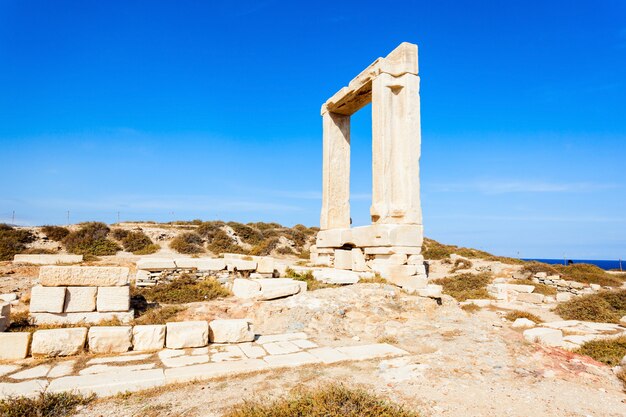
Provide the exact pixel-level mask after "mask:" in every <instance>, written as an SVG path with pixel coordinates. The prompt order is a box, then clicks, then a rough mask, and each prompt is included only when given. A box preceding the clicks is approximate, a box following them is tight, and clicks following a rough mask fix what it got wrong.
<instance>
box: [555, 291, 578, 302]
mask: <svg viewBox="0 0 626 417" xmlns="http://www.w3.org/2000/svg"><path fill="white" fill-rule="evenodd" d="M573 297H574V294H572V293H570V292H557V293H556V301H557V302H559V303H564V302H566V301H569V300H571V299H572V298H573Z"/></svg>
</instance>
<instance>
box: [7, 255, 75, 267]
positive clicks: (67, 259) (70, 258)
mask: <svg viewBox="0 0 626 417" xmlns="http://www.w3.org/2000/svg"><path fill="white" fill-rule="evenodd" d="M82 261H83V255H55V254H41V255H19V254H18V255H15V256H14V257H13V263H25V264H33V265H56V264H77V263H81V262H82Z"/></svg>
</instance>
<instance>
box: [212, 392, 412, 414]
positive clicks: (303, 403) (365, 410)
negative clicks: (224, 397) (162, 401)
mask: <svg viewBox="0 0 626 417" xmlns="http://www.w3.org/2000/svg"><path fill="white" fill-rule="evenodd" d="M297 416H303V417H304V416H307V417H418V416H419V414H417V413H416V412H413V411H409V410H406V409H405V408H403V407H402V406H400V405H397V404H394V403H391V402H389V401H387V400H385V399H383V398H381V397H379V396H377V395H375V394H372V393H370V392H368V391H366V390H364V389H361V388H348V387H347V386H345V385H342V384H327V385H322V386H319V387H317V388H315V389H307V388H299V389H296V390H294V391H292V392H291V393H290V394H289V395H288V396H286V397H284V398H281V399H278V400H275V401H271V402H268V401H267V400H257V401H245V402H244V403H242V404H240V405H237V406H235V407H233V408H232V409H231V410H229V411H227V412H226V413H225V414H224V417H297Z"/></svg>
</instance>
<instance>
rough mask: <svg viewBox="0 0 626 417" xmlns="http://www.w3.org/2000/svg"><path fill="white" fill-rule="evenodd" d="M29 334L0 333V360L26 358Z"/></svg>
mask: <svg viewBox="0 0 626 417" xmlns="http://www.w3.org/2000/svg"><path fill="white" fill-rule="evenodd" d="M29 346H30V333H28V332H15V333H0V360H14V359H24V358H25V357H27V356H28V351H29V349H28V348H29Z"/></svg>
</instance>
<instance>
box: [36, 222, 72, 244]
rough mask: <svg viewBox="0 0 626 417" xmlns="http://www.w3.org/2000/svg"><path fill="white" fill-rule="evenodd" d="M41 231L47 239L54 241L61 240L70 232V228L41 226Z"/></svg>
mask: <svg viewBox="0 0 626 417" xmlns="http://www.w3.org/2000/svg"><path fill="white" fill-rule="evenodd" d="M41 231H42V232H43V234H44V235H46V236H47V237H48V239H50V240H54V241H55V242H61V241H63V239H65V237H66V236H67V235H69V234H70V230H69V229H68V228H67V227H63V226H43V227H42V228H41Z"/></svg>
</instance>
